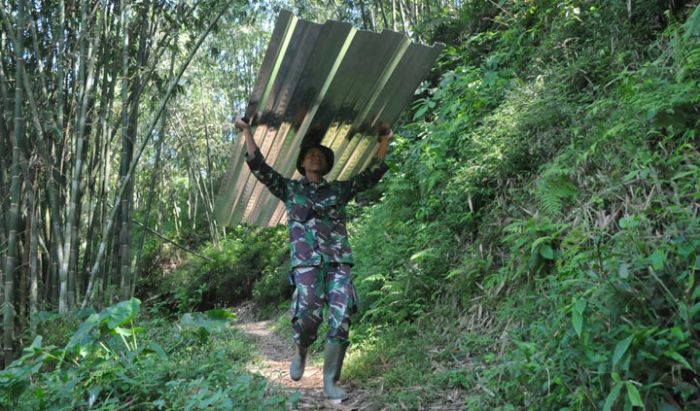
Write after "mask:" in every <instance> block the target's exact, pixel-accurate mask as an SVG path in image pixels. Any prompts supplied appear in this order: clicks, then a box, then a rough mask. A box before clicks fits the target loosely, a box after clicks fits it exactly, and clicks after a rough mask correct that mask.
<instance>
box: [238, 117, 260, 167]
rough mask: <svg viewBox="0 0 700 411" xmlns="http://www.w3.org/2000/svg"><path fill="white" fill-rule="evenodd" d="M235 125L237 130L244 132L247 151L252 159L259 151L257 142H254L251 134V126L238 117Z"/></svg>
mask: <svg viewBox="0 0 700 411" xmlns="http://www.w3.org/2000/svg"><path fill="white" fill-rule="evenodd" d="M235 125H236V128H237V129H239V130H241V131H242V132H243V136H244V137H245V146H246V151H247V152H248V156H249V157H252V156H253V154H255V150H257V148H258V146H257V145H256V144H255V140H253V134H252V133H251V132H250V124H248V122H247V121H245V120H244V119H243V118H241V117H238V118H236V122H235Z"/></svg>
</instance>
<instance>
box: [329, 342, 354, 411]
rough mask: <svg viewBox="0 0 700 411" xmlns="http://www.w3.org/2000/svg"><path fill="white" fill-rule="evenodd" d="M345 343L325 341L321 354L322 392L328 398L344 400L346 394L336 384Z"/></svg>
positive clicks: (343, 355) (345, 347)
mask: <svg viewBox="0 0 700 411" xmlns="http://www.w3.org/2000/svg"><path fill="white" fill-rule="evenodd" d="M346 349H347V345H346V344H337V343H332V342H327V343H326V349H325V351H324V355H323V393H324V394H325V395H326V398H328V399H329V400H340V401H342V400H345V399H347V398H348V394H347V393H346V392H345V390H344V389H342V388H340V387H338V385H337V384H336V383H337V382H338V378H339V377H340V370H341V368H342V367H343V357H345V350H346Z"/></svg>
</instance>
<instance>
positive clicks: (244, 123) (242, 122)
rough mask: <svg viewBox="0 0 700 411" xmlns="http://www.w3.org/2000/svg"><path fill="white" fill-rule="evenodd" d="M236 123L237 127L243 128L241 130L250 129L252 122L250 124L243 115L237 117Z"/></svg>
mask: <svg viewBox="0 0 700 411" xmlns="http://www.w3.org/2000/svg"><path fill="white" fill-rule="evenodd" d="M235 125H236V128H237V129H239V130H241V131H245V130H250V124H248V122H247V121H245V120H244V119H243V118H241V117H238V118H236V123H235Z"/></svg>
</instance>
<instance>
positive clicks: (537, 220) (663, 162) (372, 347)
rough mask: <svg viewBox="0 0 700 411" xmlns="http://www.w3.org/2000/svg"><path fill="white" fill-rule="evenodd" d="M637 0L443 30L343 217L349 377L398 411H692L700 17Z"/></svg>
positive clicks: (549, 5)
mask: <svg viewBox="0 0 700 411" xmlns="http://www.w3.org/2000/svg"><path fill="white" fill-rule="evenodd" d="M633 4H634V6H633V9H632V10H631V11H630V10H627V9H626V7H625V5H624V4H623V3H622V2H619V3H617V2H603V1H590V2H584V3H581V2H574V1H565V2H551V1H538V2H518V1H516V2H509V3H507V4H502V6H503V8H502V9H501V10H500V12H497V13H495V15H494V13H493V10H492V9H488V10H486V9H485V8H483V7H481V6H480V5H479V4H478V2H476V3H470V4H466V5H465V6H464V12H463V15H462V16H461V18H462V20H459V21H456V22H455V23H453V25H452V29H453V31H451V32H450V33H451V35H455V36H458V42H459V43H458V45H456V46H454V47H453V48H451V49H448V51H447V53H446V54H445V56H444V58H443V60H442V62H441V68H442V69H444V70H446V71H445V72H444V73H443V74H442V77H441V80H440V82H439V83H437V84H435V85H434V86H433V87H432V88H430V87H428V88H427V91H426V92H425V93H424V95H423V97H422V98H421V99H420V100H418V101H417V103H416V105H415V106H414V111H413V121H411V122H409V123H408V124H407V125H406V126H405V127H404V128H403V129H402V130H401V131H400V133H398V134H400V137H398V138H397V139H396V140H397V141H396V142H395V150H394V152H393V158H392V160H391V161H392V162H393V164H392V168H393V173H392V175H391V176H390V177H389V178H388V179H387V181H385V183H384V188H385V194H384V196H383V198H382V199H381V201H380V202H379V203H377V204H375V205H373V206H371V207H369V208H368V209H366V211H365V212H364V213H363V214H362V215H361V216H360V217H359V218H357V219H355V220H354V221H353V224H352V234H353V240H352V241H353V246H354V251H355V254H356V261H357V265H356V266H355V268H354V273H355V278H356V280H355V282H356V284H357V286H358V288H359V290H360V297H361V299H362V304H361V318H360V319H359V321H358V320H356V321H355V327H354V330H355V333H356V334H355V338H354V340H355V346H354V348H351V351H350V352H351V356H350V360H349V361H348V367H347V370H348V376H349V378H352V379H357V380H359V381H361V382H362V383H365V384H374V385H376V386H377V387H378V389H379V388H381V392H382V393H383V395H384V400H385V402H386V403H387V404H395V405H391V406H389V408H392V407H393V408H396V409H423V408H425V407H426V406H427V404H435V403H445V404H461V406H463V407H464V408H465V409H484V410H486V409H489V410H491V409H504V410H506V409H533V408H540V409H561V410H566V409H571V410H573V409H605V410H610V409H632V408H634V407H646V408H650V409H663V410H686V409H695V408H698V407H700V384H698V380H697V373H698V369H699V368H700V348H699V347H700V344H698V332H699V331H700V326H698V325H697V320H698V313H700V283H698V280H697V278H696V277H697V274H698V272H699V271H700V218H699V217H698V213H699V212H700V205H699V203H700V201H699V200H700V196H699V195H698V193H699V192H700V183H699V182H700V169H699V168H698V164H700V153H699V152H698V147H699V146H700V144H699V140H698V139H699V136H700V120H699V119H700V70H698V67H700V37H699V36H700V27H699V25H700V9H699V8H697V3H695V2H685V3H678V2H675V3H673V4H672V5H671V6H672V7H671V8H669V3H666V2H655V1H645V2H635V3H633ZM479 19H483V20H479ZM476 20H479V21H481V22H482V23H481V24H479V25H474V24H471V23H470V22H474V21H476ZM459 27H461V28H463V29H464V31H459V32H455V31H454V29H455V28H459ZM442 33H443V34H444V33H445V32H442Z"/></svg>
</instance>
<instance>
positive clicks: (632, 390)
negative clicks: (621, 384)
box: [625, 381, 644, 408]
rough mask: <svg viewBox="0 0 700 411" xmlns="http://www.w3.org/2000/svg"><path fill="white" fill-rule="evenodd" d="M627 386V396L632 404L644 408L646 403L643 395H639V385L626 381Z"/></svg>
mask: <svg viewBox="0 0 700 411" xmlns="http://www.w3.org/2000/svg"><path fill="white" fill-rule="evenodd" d="M625 387H626V388H627V398H628V399H629V400H630V404H632V406H634V407H642V408H644V403H643V402H642V397H641V396H640V395H639V391H638V390H637V387H635V386H634V384H632V383H631V382H629V381H627V382H625Z"/></svg>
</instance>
